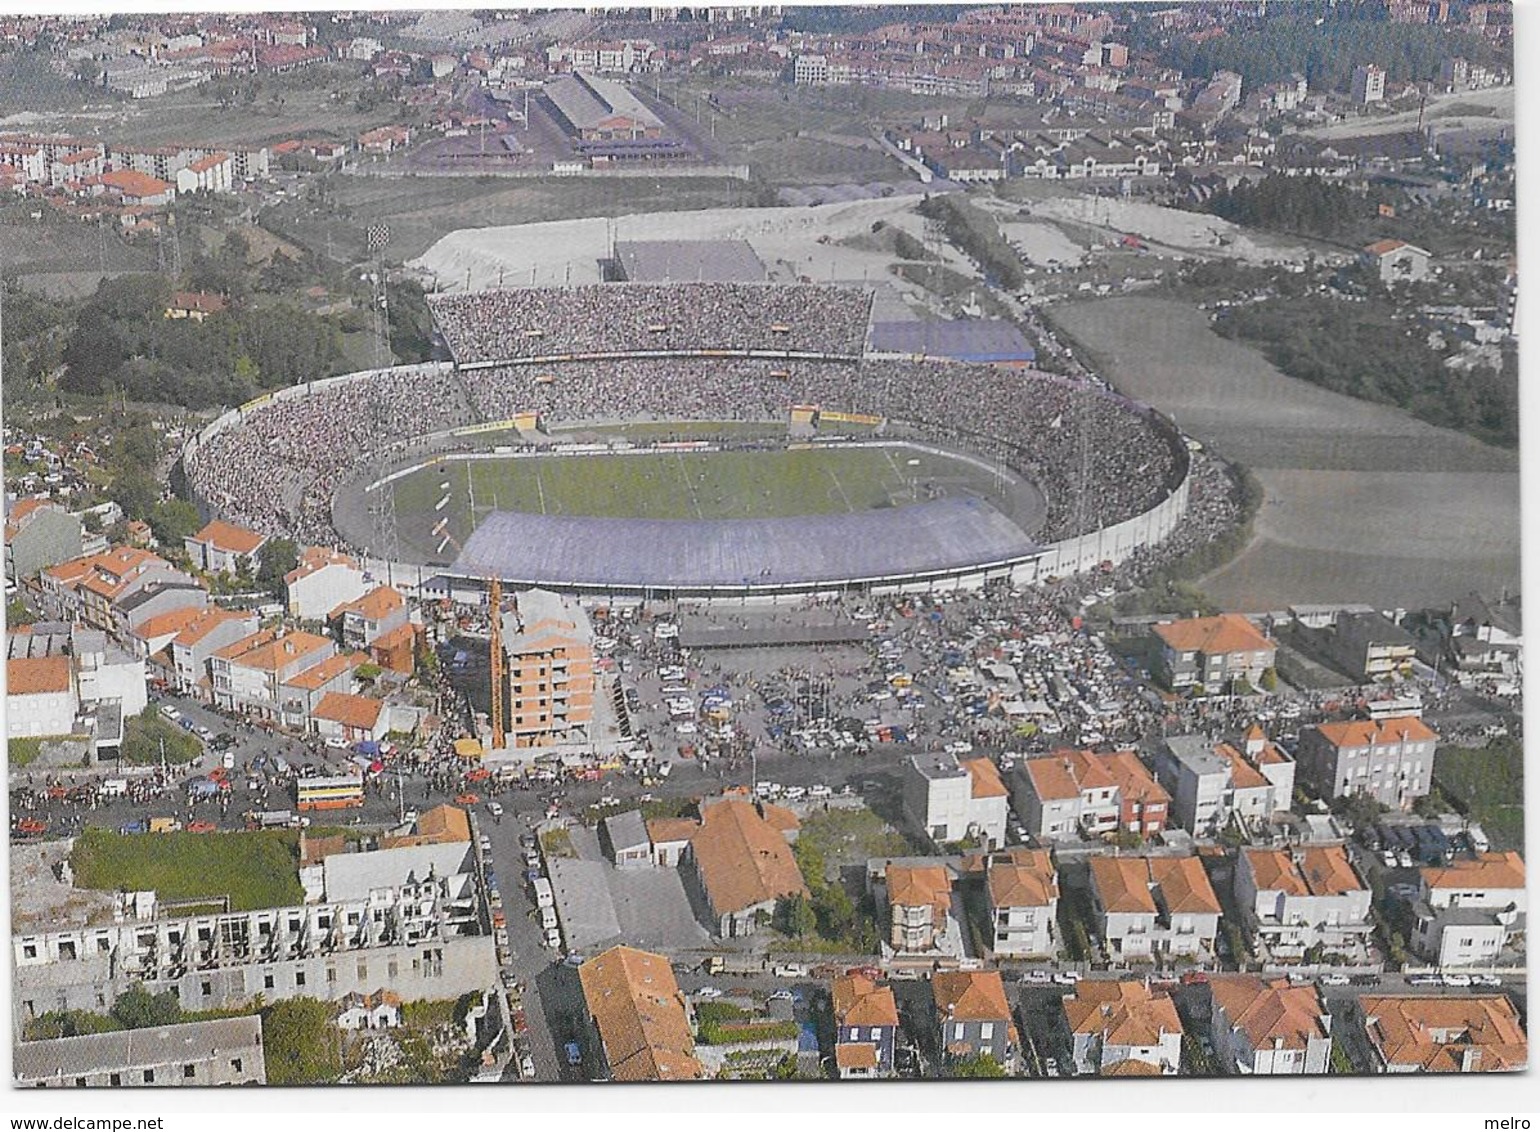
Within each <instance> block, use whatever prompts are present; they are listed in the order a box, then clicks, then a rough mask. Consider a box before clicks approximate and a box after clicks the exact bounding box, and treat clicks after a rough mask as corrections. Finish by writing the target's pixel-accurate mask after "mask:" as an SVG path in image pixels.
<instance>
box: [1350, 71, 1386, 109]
mask: <svg viewBox="0 0 1540 1132" xmlns="http://www.w3.org/2000/svg"><path fill="white" fill-rule="evenodd" d="M1352 93H1353V101H1354V102H1355V103H1357V104H1358V105H1359V106H1367V105H1369V104H1370V103H1371V102H1381V101H1383V100H1384V98H1385V69H1384V68H1383V67H1376V66H1375V65H1374V64H1373V63H1364V64H1360V65H1359V66H1357V67H1354V68H1353V86H1352Z"/></svg>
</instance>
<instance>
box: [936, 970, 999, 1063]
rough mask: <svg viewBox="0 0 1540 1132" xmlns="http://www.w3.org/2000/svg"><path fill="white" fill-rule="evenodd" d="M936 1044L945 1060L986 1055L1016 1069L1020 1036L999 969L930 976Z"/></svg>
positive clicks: (947, 972) (943, 973) (942, 973)
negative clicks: (937, 1029)
mask: <svg viewBox="0 0 1540 1132" xmlns="http://www.w3.org/2000/svg"><path fill="white" fill-rule="evenodd" d="M930 990H931V995H932V997H933V998H934V999H935V1002H936V1024H937V1026H938V1027H939V1029H940V1037H941V1040H940V1043H939V1044H940V1046H941V1049H942V1050H943V1051H944V1053H945V1056H946V1058H947V1060H948V1061H955V1060H957V1059H959V1058H964V1057H973V1056H978V1055H987V1056H989V1057H992V1058H994V1060H995V1062H996V1063H997V1064H999V1065H1000V1066H1001V1067H1002V1068H1004V1069H1005V1071H1006V1072H1007V1073H1014V1072H1015V1071H1016V1059H1017V1054H1018V1051H1019V1050H1020V1049H1021V1039H1020V1038H1019V1037H1018V1036H1017V1033H1016V1023H1015V1022H1013V1021H1012V1020H1011V1008H1010V1004H1009V1002H1007V1001H1006V997H1005V984H1004V983H1003V982H1002V981H1001V979H1000V972H999V971H938V972H937V973H936V974H934V975H932V976H931V980H930Z"/></svg>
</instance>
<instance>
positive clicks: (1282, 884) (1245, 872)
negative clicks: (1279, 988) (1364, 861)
mask: <svg viewBox="0 0 1540 1132" xmlns="http://www.w3.org/2000/svg"><path fill="white" fill-rule="evenodd" d="M1372 901H1373V893H1372V892H1371V891H1370V889H1369V886H1368V885H1367V884H1365V883H1364V881H1363V878H1362V877H1360V876H1359V875H1358V871H1357V870H1356V869H1354V868H1353V864H1352V862H1351V861H1350V860H1348V855H1347V850H1345V849H1344V848H1343V847H1342V846H1341V845H1312V846H1309V847H1307V848H1302V849H1288V850H1285V849H1260V848H1255V847H1250V846H1248V847H1245V848H1243V849H1242V850H1241V852H1240V855H1239V858H1238V859H1237V860H1236V863H1235V903H1236V905H1237V906H1238V907H1239V909H1240V913H1241V918H1242V920H1243V922H1244V924H1245V927H1246V931H1247V933H1248V934H1249V935H1250V936H1251V937H1252V938H1253V939H1255V940H1256V941H1258V942H1259V943H1260V944H1262V945H1263V946H1264V947H1265V949H1266V953H1267V954H1268V955H1269V956H1271V957H1272V958H1273V959H1301V958H1304V956H1305V954H1306V952H1308V951H1310V950H1311V949H1313V948H1319V949H1321V950H1322V951H1324V952H1326V953H1328V954H1331V953H1339V954H1343V955H1347V956H1351V957H1354V958H1362V957H1365V954H1364V946H1365V944H1366V942H1367V940H1368V937H1369V935H1370V934H1371V933H1372V932H1373V930H1374V923H1373V921H1372V920H1371V919H1370V914H1369V909H1370V904H1371V903H1372Z"/></svg>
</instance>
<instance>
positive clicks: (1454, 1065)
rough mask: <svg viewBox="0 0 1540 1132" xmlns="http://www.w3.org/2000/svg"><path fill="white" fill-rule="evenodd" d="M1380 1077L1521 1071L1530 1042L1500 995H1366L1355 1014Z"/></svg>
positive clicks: (1504, 998)
mask: <svg viewBox="0 0 1540 1132" xmlns="http://www.w3.org/2000/svg"><path fill="white" fill-rule="evenodd" d="M1355 1014H1356V1016H1357V1019H1358V1021H1359V1023H1360V1024H1361V1026H1362V1028H1363V1034H1364V1037H1365V1038H1366V1039H1367V1044H1368V1047H1369V1051H1370V1054H1371V1056H1372V1058H1373V1065H1374V1069H1375V1070H1376V1071H1377V1072H1380V1073H1518V1072H1521V1071H1522V1070H1524V1069H1526V1068H1527V1067H1528V1064H1529V1040H1528V1039H1527V1038H1526V1037H1525V1036H1524V1028H1523V1026H1521V1025H1520V1024H1519V1016H1518V1012H1517V1011H1516V1010H1514V1008H1513V1003H1511V1002H1509V1001H1508V999H1507V997H1505V996H1504V995H1501V994H1461V995H1447V994H1445V995H1438V996H1436V997H1433V996H1428V995H1364V996H1363V997H1362V998H1360V999H1359V1000H1358V1007H1357V1010H1356V1011H1355Z"/></svg>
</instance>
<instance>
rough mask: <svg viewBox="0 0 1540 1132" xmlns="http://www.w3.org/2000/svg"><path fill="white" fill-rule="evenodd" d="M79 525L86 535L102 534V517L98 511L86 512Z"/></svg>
mask: <svg viewBox="0 0 1540 1132" xmlns="http://www.w3.org/2000/svg"><path fill="white" fill-rule="evenodd" d="M80 525H81V526H82V527H84V528H85V530H86V533H87V534H92V535H99V534H101V533H102V516H101V513H100V512H98V511H87V512H86V513H85V515H84V516H83V517H82V518H81V520H80Z"/></svg>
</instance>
